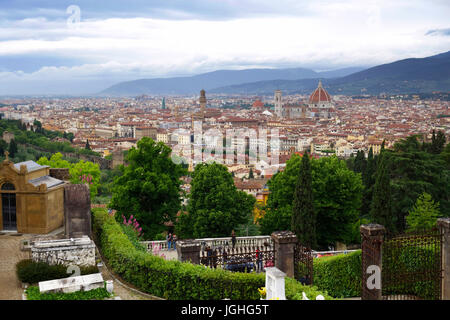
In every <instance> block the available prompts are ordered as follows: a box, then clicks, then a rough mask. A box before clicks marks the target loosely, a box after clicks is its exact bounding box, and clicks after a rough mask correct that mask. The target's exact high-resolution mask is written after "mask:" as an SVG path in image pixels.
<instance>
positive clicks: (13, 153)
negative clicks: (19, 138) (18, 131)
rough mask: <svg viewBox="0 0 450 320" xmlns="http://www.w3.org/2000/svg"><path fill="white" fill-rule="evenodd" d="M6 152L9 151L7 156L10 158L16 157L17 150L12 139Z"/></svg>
mask: <svg viewBox="0 0 450 320" xmlns="http://www.w3.org/2000/svg"><path fill="white" fill-rule="evenodd" d="M8 151H9V156H10V157H11V158H14V157H15V156H16V153H17V151H18V149H17V143H16V141H15V140H14V139H12V140H11V142H10V143H9V149H8Z"/></svg>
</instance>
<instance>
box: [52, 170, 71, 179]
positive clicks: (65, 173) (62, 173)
mask: <svg viewBox="0 0 450 320" xmlns="http://www.w3.org/2000/svg"><path fill="white" fill-rule="evenodd" d="M50 176H51V177H53V178H55V179H59V180H64V181H68V180H70V173H69V168H50Z"/></svg>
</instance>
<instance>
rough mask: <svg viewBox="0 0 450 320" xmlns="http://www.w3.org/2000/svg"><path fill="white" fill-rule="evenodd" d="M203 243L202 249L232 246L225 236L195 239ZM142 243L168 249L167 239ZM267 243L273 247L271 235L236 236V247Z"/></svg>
mask: <svg viewBox="0 0 450 320" xmlns="http://www.w3.org/2000/svg"><path fill="white" fill-rule="evenodd" d="M195 240H196V241H198V242H199V243H200V244H201V245H202V249H203V248H204V247H205V246H209V247H211V248H219V247H222V248H225V247H231V246H232V243H231V237H224V238H202V239H195ZM141 243H142V244H143V245H144V246H145V247H146V248H147V251H151V248H152V245H155V246H156V245H159V246H160V248H161V250H167V249H168V246H167V241H166V240H155V241H141ZM266 244H267V245H268V246H269V247H270V248H273V244H272V239H271V237H270V236H250V237H236V248H239V247H265V246H266Z"/></svg>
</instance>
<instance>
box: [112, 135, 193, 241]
mask: <svg viewBox="0 0 450 320" xmlns="http://www.w3.org/2000/svg"><path fill="white" fill-rule="evenodd" d="M171 152H172V150H171V149H170V148H169V147H168V146H166V145H165V144H164V143H162V142H158V143H156V142H155V141H153V140H152V139H151V138H148V137H143V138H142V139H141V140H139V141H138V143H137V148H135V147H133V148H131V149H130V150H129V152H128V154H127V157H126V161H127V162H128V166H126V167H124V166H121V171H122V175H121V176H118V177H116V178H115V179H114V186H113V188H112V198H111V203H110V207H111V208H113V209H116V210H117V211H118V212H119V214H118V215H117V216H118V219H120V218H121V216H122V214H123V215H124V216H125V217H127V218H128V217H130V216H131V215H133V216H134V217H135V218H136V219H137V220H138V221H139V223H140V224H141V226H142V228H143V230H144V234H145V235H144V237H145V238H146V239H154V237H155V236H156V235H157V234H159V233H161V232H162V231H164V230H165V226H164V223H165V222H169V221H172V222H175V219H176V215H177V213H178V211H179V210H180V209H181V196H182V189H181V180H180V177H182V176H183V175H185V174H186V173H187V172H186V170H185V169H183V168H182V166H180V165H178V164H175V163H174V162H173V161H172V159H171V157H170V154H171Z"/></svg>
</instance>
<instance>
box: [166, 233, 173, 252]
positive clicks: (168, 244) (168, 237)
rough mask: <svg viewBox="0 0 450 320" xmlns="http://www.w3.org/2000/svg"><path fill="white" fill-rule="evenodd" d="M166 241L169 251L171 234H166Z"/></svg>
mask: <svg viewBox="0 0 450 320" xmlns="http://www.w3.org/2000/svg"><path fill="white" fill-rule="evenodd" d="M166 240H167V250H170V248H171V247H172V232H169V233H168V234H167V236H166Z"/></svg>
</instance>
